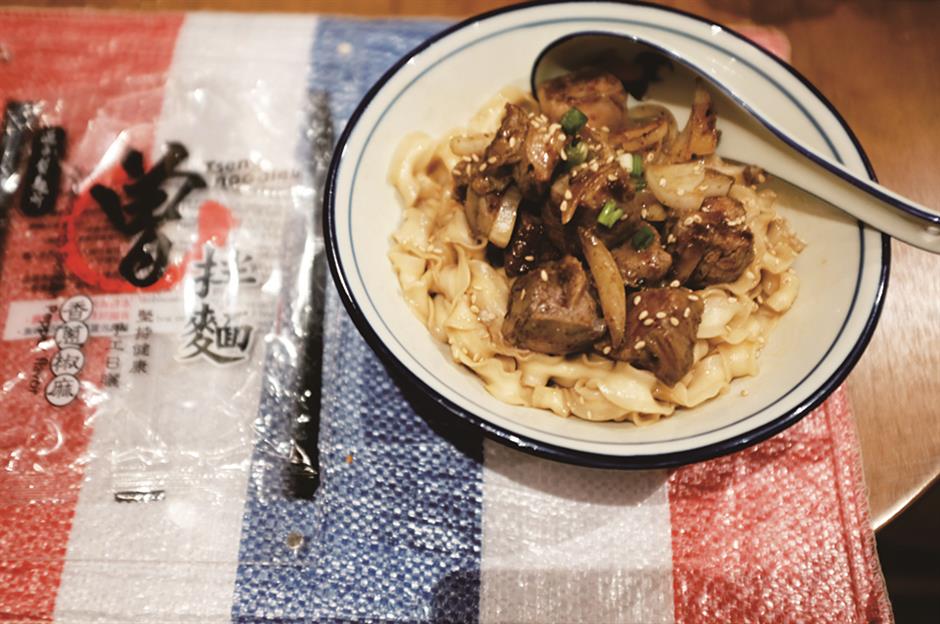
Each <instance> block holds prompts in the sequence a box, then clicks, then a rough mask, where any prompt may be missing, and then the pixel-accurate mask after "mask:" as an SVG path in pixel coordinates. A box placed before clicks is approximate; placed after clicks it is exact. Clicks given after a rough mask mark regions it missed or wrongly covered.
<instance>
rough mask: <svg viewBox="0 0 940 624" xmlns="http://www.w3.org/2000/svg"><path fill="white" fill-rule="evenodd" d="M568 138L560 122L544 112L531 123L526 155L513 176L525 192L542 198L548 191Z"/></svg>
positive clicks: (526, 137)
mask: <svg viewBox="0 0 940 624" xmlns="http://www.w3.org/2000/svg"><path fill="white" fill-rule="evenodd" d="M566 141H567V138H566V137H565V134H564V133H563V132H562V131H561V128H560V127H559V126H558V125H557V124H551V123H549V121H548V119H547V118H545V117H544V116H538V117H534V118H533V119H532V120H531V121H530V123H529V129H528V131H527V132H526V136H525V142H524V145H523V157H522V159H521V160H520V161H519V162H517V163H516V164H515V166H514V168H513V173H512V176H513V179H514V180H515V181H516V184H517V185H518V186H519V190H521V191H522V195H523V196H524V197H526V198H528V199H531V200H538V199H539V198H541V197H542V196H544V195H545V193H546V191H548V186H549V184H550V183H551V180H552V175H553V174H554V173H555V168H556V167H557V166H558V163H559V162H561V152H562V150H563V149H565V143H566Z"/></svg>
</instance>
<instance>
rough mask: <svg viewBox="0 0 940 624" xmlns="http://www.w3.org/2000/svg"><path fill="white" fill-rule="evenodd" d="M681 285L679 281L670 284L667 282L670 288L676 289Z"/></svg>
mask: <svg viewBox="0 0 940 624" xmlns="http://www.w3.org/2000/svg"><path fill="white" fill-rule="evenodd" d="M681 285H682V284H681V283H680V282H679V280H672V281H671V282H669V287H670V288H678V287H679V286H681Z"/></svg>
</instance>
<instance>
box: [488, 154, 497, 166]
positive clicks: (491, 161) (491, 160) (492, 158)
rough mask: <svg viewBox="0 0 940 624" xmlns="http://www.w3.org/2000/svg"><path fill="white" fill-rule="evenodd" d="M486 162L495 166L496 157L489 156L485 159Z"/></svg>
mask: <svg viewBox="0 0 940 624" xmlns="http://www.w3.org/2000/svg"><path fill="white" fill-rule="evenodd" d="M486 162H488V163H490V164H491V165H495V164H496V156H490V157H489V158H487V159H486Z"/></svg>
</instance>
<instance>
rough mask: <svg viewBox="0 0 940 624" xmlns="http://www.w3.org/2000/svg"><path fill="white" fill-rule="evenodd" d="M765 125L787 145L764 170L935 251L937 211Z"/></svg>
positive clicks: (939, 248) (939, 225) (939, 232)
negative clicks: (860, 174)
mask: <svg viewBox="0 0 940 624" xmlns="http://www.w3.org/2000/svg"><path fill="white" fill-rule="evenodd" d="M765 124H766V126H767V127H768V128H769V129H770V130H771V131H772V132H773V133H774V134H775V135H777V138H779V139H780V140H781V141H782V142H783V143H786V144H788V146H789V149H787V148H784V147H783V146H780V147H781V148H782V149H778V150H777V153H776V154H775V158H774V162H773V164H772V166H770V167H767V169H768V171H770V172H771V173H773V174H774V175H776V176H779V177H780V178H783V179H785V180H787V181H789V182H791V183H793V184H795V185H796V186H799V187H800V188H802V189H803V190H805V191H807V192H809V193H811V194H813V195H815V196H816V197H818V198H820V199H822V200H823V201H826V202H828V203H830V204H832V205H833V206H837V207H838V208H839V209H840V210H843V211H844V212H847V213H849V214H851V215H852V216H854V217H856V218H857V219H859V220H860V221H863V222H865V223H867V224H868V225H870V226H871V227H873V228H875V229H877V230H880V231H882V232H884V233H885V234H888V235H889V236H892V237H893V238H896V239H898V240H902V241H904V242H905V243H908V244H909V245H913V246H914V247H918V248H920V249H923V250H926V251H929V252H932V253H940V214H937V213H936V212H934V211H932V210H930V209H929V208H926V207H925V206H922V205H921V204H918V203H917V202H914V201H911V200H910V199H907V198H906V197H903V196H901V195H899V194H897V193H895V192H894V191H892V190H890V189H887V188H885V187H884V186H881V185H880V184H878V183H876V182H873V181H872V180H869V179H868V178H865V177H861V176H859V175H857V174H856V173H854V172H852V171H850V170H848V169H847V168H846V167H845V166H843V165H841V164H839V163H837V162H835V161H833V160H831V159H829V158H827V157H825V156H823V155H821V154H819V153H818V152H816V151H815V150H812V149H810V148H808V147H806V146H805V145H803V144H802V143H800V142H798V141H796V140H794V139H793V138H791V137H790V136H787V135H785V134H784V133H782V132H780V131H778V130H777V129H776V126H775V125H774V124H773V123H767V122H766V121H765ZM768 164H769V163H768Z"/></svg>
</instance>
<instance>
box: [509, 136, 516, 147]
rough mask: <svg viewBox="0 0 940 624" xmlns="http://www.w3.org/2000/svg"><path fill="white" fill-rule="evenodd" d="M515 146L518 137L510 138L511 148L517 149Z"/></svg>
mask: <svg viewBox="0 0 940 624" xmlns="http://www.w3.org/2000/svg"><path fill="white" fill-rule="evenodd" d="M515 146H516V137H514V136H511V137H509V147H515Z"/></svg>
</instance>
